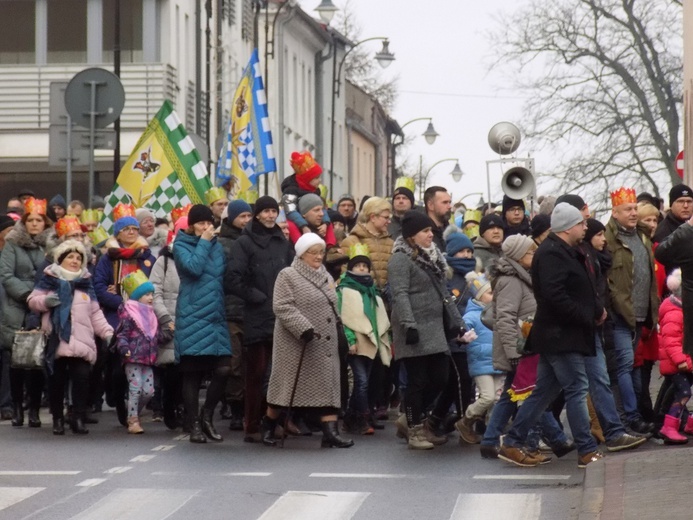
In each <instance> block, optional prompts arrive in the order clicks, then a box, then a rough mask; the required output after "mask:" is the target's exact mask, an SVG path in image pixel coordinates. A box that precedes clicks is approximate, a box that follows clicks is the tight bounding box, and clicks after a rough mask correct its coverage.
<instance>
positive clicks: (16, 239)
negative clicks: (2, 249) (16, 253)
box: [5, 221, 53, 249]
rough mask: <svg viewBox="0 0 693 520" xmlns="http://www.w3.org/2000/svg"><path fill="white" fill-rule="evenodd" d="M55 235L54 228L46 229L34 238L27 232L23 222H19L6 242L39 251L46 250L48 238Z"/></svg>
mask: <svg viewBox="0 0 693 520" xmlns="http://www.w3.org/2000/svg"><path fill="white" fill-rule="evenodd" d="M51 233H53V228H47V229H44V230H43V231H42V232H41V233H39V234H38V235H36V236H35V237H32V236H31V235H30V234H29V232H28V231H27V230H26V226H25V225H24V223H23V222H22V221H19V222H17V223H16V224H15V225H14V227H13V228H12V231H10V232H9V233H8V234H7V236H6V237H5V240H6V241H7V242H12V243H13V244H16V245H17V246H19V247H21V248H24V249H38V248H40V247H41V248H45V247H46V242H47V241H48V237H49V236H50V235H51Z"/></svg>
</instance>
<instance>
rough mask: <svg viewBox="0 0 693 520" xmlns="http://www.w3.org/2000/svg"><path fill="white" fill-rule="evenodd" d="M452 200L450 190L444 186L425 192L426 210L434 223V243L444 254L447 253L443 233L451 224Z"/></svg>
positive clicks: (433, 187) (434, 187) (432, 187)
mask: <svg viewBox="0 0 693 520" xmlns="http://www.w3.org/2000/svg"><path fill="white" fill-rule="evenodd" d="M451 203H452V199H451V198H450V194H449V193H448V190H446V189H445V188H443V187H442V186H431V187H430V188H428V189H427V190H426V191H425V192H424V209H425V211H426V215H428V218H430V219H431V220H432V221H433V224H434V225H433V228H432V229H433V242H435V244H436V245H437V246H438V249H440V251H441V252H442V253H445V239H444V238H443V232H444V231H445V228H446V227H448V225H449V224H450V216H451V215H452V211H451V209H450V207H451V206H450V205H451Z"/></svg>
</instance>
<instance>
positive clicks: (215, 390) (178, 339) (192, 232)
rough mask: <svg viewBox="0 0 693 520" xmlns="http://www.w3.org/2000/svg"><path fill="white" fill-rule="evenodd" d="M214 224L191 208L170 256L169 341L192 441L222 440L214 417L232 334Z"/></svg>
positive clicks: (200, 209) (206, 212)
mask: <svg viewBox="0 0 693 520" xmlns="http://www.w3.org/2000/svg"><path fill="white" fill-rule="evenodd" d="M213 222H214V215H213V214H212V210H211V209H209V208H208V207H207V206H203V205H201V204H196V205H195V206H193V207H192V208H190V213H188V229H187V230H185V231H179V232H178V234H177V235H176V239H175V246H174V247H175V255H174V257H173V259H174V261H175V263H176V270H177V271H178V276H179V277H180V287H179V291H178V302H177V303H176V332H175V335H174V338H173V339H174V344H175V354H176V360H177V361H179V362H180V370H181V372H182V373H183V402H184V403H185V412H186V414H187V417H186V419H187V422H188V424H189V426H190V442H196V443H203V442H207V438H209V439H210V440H212V441H216V442H220V441H222V440H223V439H222V437H221V435H219V433H218V432H217V431H216V429H215V428H214V424H213V423H212V416H213V415H214V408H215V407H216V405H217V404H218V403H219V401H221V397H222V395H223V393H224V388H225V387H226V380H227V379H228V377H229V375H230V374H231V338H230V337H229V330H228V328H227V327H226V314H225V311H224V270H225V265H226V263H225V258H224V249H223V248H222V247H221V244H219V242H218V241H217V238H216V235H215V232H214V224H213ZM207 372H212V380H211V381H210V383H209V386H208V387H207V395H206V396H205V402H204V404H203V405H202V412H201V413H200V415H199V416H198V414H197V411H198V408H199V395H200V384H201V383H202V378H203V377H204V375H205V374H206V373H207ZM205 436H206V437H205Z"/></svg>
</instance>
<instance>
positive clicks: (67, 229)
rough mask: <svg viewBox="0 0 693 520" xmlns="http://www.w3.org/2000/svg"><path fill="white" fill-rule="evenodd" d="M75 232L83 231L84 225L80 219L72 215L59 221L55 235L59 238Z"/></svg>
mask: <svg viewBox="0 0 693 520" xmlns="http://www.w3.org/2000/svg"><path fill="white" fill-rule="evenodd" d="M75 231H79V232H81V231H82V224H80V222H79V219H78V218H77V217H74V216H72V215H68V216H66V217H63V218H60V219H58V221H57V222H56V223H55V234H56V235H58V238H60V237H64V236H65V235H67V234H68V233H73V232H75Z"/></svg>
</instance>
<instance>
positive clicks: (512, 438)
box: [498, 203, 606, 467]
mask: <svg viewBox="0 0 693 520" xmlns="http://www.w3.org/2000/svg"><path fill="white" fill-rule="evenodd" d="M551 229H552V230H553V232H552V233H551V234H550V235H549V236H548V238H547V239H546V240H545V241H544V242H542V244H541V245H540V246H539V249H537V251H536V253H535V255H534V260H533V262H532V286H533V288H534V293H535V297H536V300H537V311H536V314H535V318H534V325H533V327H532V329H531V332H530V335H529V338H528V339H527V344H526V346H525V348H527V349H529V350H530V351H532V352H537V353H539V354H540V357H539V366H538V368H537V381H536V387H535V388H534V391H533V392H532V394H531V395H530V396H529V398H528V399H527V400H526V401H525V403H524V404H523V406H522V407H520V410H519V412H518V413H517V417H516V419H515V421H514V422H513V426H512V428H511V429H510V431H509V432H508V434H507V435H506V436H505V437H503V440H502V443H501V448H500V452H499V455H498V456H499V458H501V459H503V460H506V461H508V462H512V463H513V464H516V465H518V466H536V465H538V464H539V463H540V459H539V458H537V457H535V456H534V455H530V454H529V453H527V452H526V451H525V450H524V448H523V445H524V442H525V439H526V437H527V433H528V432H529V430H530V428H532V427H533V426H534V425H536V424H537V421H538V420H539V417H540V416H541V414H542V413H543V412H544V410H546V408H547V407H548V405H549V404H550V403H551V402H552V401H553V400H554V399H555V398H556V397H557V396H558V395H559V393H560V392H561V390H563V391H564V393H565V399H566V412H567V415H568V421H569V423H570V430H571V432H572V433H573V438H574V439H575V443H576V445H577V448H578V454H579V458H578V467H585V466H586V465H587V464H589V463H590V462H593V461H596V460H598V459H600V458H602V457H603V455H602V454H601V453H600V452H599V451H597V444H596V442H595V440H594V437H592V434H591V432H590V420H589V414H588V412H587V390H588V380H587V373H586V369H585V356H594V355H595V344H594V332H595V327H596V326H597V325H599V324H601V323H603V322H604V319H605V318H606V311H605V310H604V308H603V307H602V306H601V305H600V304H599V303H598V300H597V296H596V294H595V290H594V285H593V284H592V282H591V281H590V278H589V275H588V273H587V269H586V267H585V261H584V258H583V257H582V255H581V254H580V252H579V251H578V250H577V249H576V248H575V246H576V245H577V244H578V243H579V242H580V241H581V240H582V238H583V237H584V235H585V220H584V218H583V216H582V214H581V213H580V211H579V210H577V209H576V208H575V207H573V206H571V205H570V204H567V203H561V204H558V205H556V207H555V209H554V211H553V214H552V216H551Z"/></svg>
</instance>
